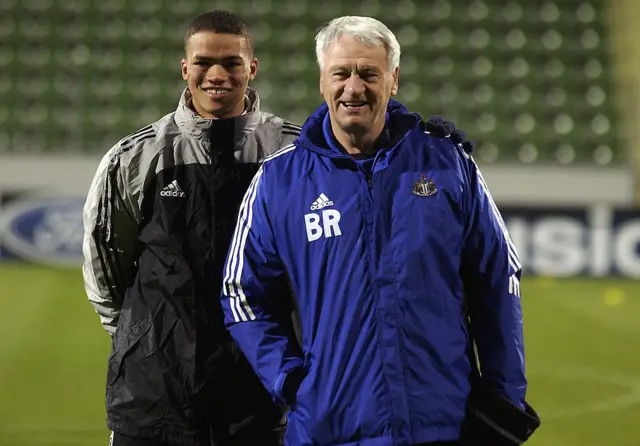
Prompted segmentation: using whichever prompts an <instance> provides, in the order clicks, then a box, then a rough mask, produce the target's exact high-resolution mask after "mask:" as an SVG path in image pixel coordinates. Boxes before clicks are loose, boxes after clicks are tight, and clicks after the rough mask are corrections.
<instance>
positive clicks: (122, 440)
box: [109, 432, 178, 446]
mask: <svg viewBox="0 0 640 446" xmlns="http://www.w3.org/2000/svg"><path fill="white" fill-rule="evenodd" d="M109 446H178V445H177V444H176V443H167V442H162V441H157V440H149V439H146V438H138V437H131V436H129V435H124V434H119V433H117V432H114V434H113V438H112V439H111V441H110V442H109Z"/></svg>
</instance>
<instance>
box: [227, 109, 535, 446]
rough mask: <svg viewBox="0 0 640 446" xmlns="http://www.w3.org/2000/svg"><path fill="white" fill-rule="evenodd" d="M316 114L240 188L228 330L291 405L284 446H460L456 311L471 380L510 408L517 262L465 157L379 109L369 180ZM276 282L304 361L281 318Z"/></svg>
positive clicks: (461, 375)
mask: <svg viewBox="0 0 640 446" xmlns="http://www.w3.org/2000/svg"><path fill="white" fill-rule="evenodd" d="M327 113H328V109H327V106H326V104H323V105H322V106H321V107H320V108H319V109H318V110H317V111H316V112H315V113H314V114H313V115H312V116H311V117H310V118H309V119H308V120H307V122H306V123H305V124H304V126H303V129H302V133H301V136H300V138H299V140H298V141H296V143H295V144H294V145H293V146H291V147H289V148H287V149H284V150H282V151H281V152H279V153H277V154H276V155H274V156H272V157H271V158H269V159H267V160H266V161H265V162H264V164H263V166H262V167H261V169H260V171H259V172H258V174H257V175H256V177H255V178H254V181H253V183H252V185H251V187H250V188H249V190H248V191H247V194H246V196H245V200H244V202H243V205H242V207H241V208H240V213H239V216H238V226H237V228H236V232H235V236H234V239H233V242H232V245H231V248H230V251H229V256H228V259H227V263H226V267H225V277H224V289H223V292H222V296H221V301H222V306H223V310H224V313H225V322H226V324H227V327H228V328H229V330H230V332H231V334H232V336H233V337H234V339H235V340H236V342H237V343H238V345H239V346H240V348H241V349H242V350H243V352H244V353H245V355H246V356H247V358H248V360H249V361H250V362H251V364H252V365H253V367H254V368H255V370H256V371H257V373H258V376H259V377H260V379H261V380H262V382H263V383H264V385H265V386H266V388H267V389H269V390H270V391H271V393H272V395H273V396H274V399H275V400H277V401H281V402H283V403H286V404H289V405H290V410H289V414H288V420H289V425H288V429H287V434H286V443H287V445H291V446H293V445H295V446H301V445H318V444H332V445H356V444H357V445H370V446H378V445H380V446H386V445H389V446H391V445H394V446H398V445H414V444H418V443H425V442H435V441H453V440H457V439H458V436H459V432H460V427H461V423H462V421H463V419H464V415H465V405H466V401H467V397H468V394H469V391H470V382H469V374H470V372H471V370H472V368H471V363H470V361H469V358H468V354H467V353H468V351H469V348H470V345H469V339H470V333H469V332H468V325H467V323H466V317H465V313H464V311H463V310H464V307H465V303H467V302H468V305H469V309H470V315H471V318H472V327H473V328H472V333H471V334H472V335H473V338H474V339H475V341H476V343H477V347H478V353H479V358H480V362H481V364H482V373H483V379H485V380H486V381H487V382H489V383H490V384H491V385H493V386H494V387H495V388H496V389H498V390H500V391H502V392H503V394H504V395H505V396H507V397H508V398H509V399H511V400H512V401H513V402H515V403H517V404H522V402H523V400H524V397H525V391H526V386H527V382H526V379H525V376H524V349H523V339H522V315H521V305H520V297H519V294H520V291H519V280H520V275H521V268H520V264H519V260H518V258H517V254H516V252H515V249H514V248H513V244H512V242H511V240H510V239H509V236H508V233H507V231H506V229H505V226H504V222H503V221H502V218H501V217H500V214H499V212H498V210H497V208H496V207H495V204H494V203H493V200H492V199H491V196H490V194H489V192H488V190H487V188H486V185H485V184H484V181H483V179H482V177H481V175H480V172H479V170H478V169H477V167H476V165H475V163H474V161H473V159H471V158H470V157H469V156H468V155H467V154H465V153H464V151H463V150H462V148H461V147H459V146H457V145H456V144H454V143H453V142H451V141H450V140H449V139H447V138H437V137H434V136H433V135H430V134H428V133H426V132H425V131H423V130H422V128H421V126H420V121H419V119H418V117H417V116H416V115H413V114H411V113H409V112H407V110H406V109H405V108H404V107H403V106H402V105H401V104H399V103H397V102H394V101H390V103H389V106H388V114H387V122H386V130H387V131H389V134H390V135H391V136H392V141H393V144H392V145H391V146H389V147H384V146H383V147H381V148H380V150H379V152H378V154H377V155H376V158H375V162H374V163H373V166H372V176H371V182H370V183H369V182H368V181H367V174H366V172H365V170H364V169H363V168H362V167H361V166H360V165H359V164H358V163H357V162H355V161H354V160H353V159H352V158H351V157H350V156H348V155H346V154H344V153H342V152H341V150H340V149H339V147H336V142H335V141H333V139H332V136H331V134H327V131H326V130H327V129H326V128H325V127H326V124H324V123H325V122H326V116H327ZM414 191H415V193H414ZM287 281H290V283H291V286H292V288H293V291H294V293H295V296H296V300H297V306H298V309H299V317H300V321H301V326H302V345H301V350H300V349H299V348H298V346H297V343H296V341H295V340H294V337H293V335H292V330H291V322H290V317H289V314H288V313H287V312H286V311H283V306H282V296H283V294H284V292H285V291H284V290H285V288H284V286H285V285H286V283H287ZM293 370H296V371H297V372H301V373H295V374H292V373H291V372H292V371H293ZM289 378H290V379H289ZM285 382H286V384H285ZM284 387H287V388H288V389H291V388H293V392H291V391H289V390H286V389H284ZM296 389H297V390H296Z"/></svg>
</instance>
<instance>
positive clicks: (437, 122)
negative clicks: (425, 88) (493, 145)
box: [423, 115, 476, 154]
mask: <svg viewBox="0 0 640 446" xmlns="http://www.w3.org/2000/svg"><path fill="white" fill-rule="evenodd" d="M423 127H424V129H425V130H426V131H427V132H429V133H431V134H432V135H434V136H437V137H438V138H446V137H449V138H450V139H451V141H453V142H454V143H455V144H460V145H461V146H462V149H463V150H464V151H465V152H466V153H468V154H471V153H472V152H473V151H474V150H475V148H476V146H475V143H474V142H473V141H467V135H466V133H465V132H464V131H462V130H458V129H457V128H456V125H455V124H454V123H453V122H451V121H447V120H445V119H444V118H443V117H441V116H437V115H435V116H431V117H430V118H429V119H428V120H427V121H426V122H425V121H423Z"/></svg>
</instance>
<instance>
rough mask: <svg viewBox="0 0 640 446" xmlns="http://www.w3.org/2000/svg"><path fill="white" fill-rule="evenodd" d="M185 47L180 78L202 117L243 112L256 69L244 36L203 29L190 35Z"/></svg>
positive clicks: (227, 115) (229, 115)
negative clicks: (250, 82) (248, 88)
mask: <svg viewBox="0 0 640 446" xmlns="http://www.w3.org/2000/svg"><path fill="white" fill-rule="evenodd" d="M185 51H186V54H185V58H184V59H182V64H181V65H182V78H183V79H184V80H186V81H187V85H188V88H189V91H190V92H191V96H192V101H193V108H194V109H195V111H196V112H197V113H198V114H199V115H200V116H202V117H203V118H216V119H224V118H230V117H234V116H239V115H240V114H242V112H243V111H244V106H245V104H244V97H245V94H246V91H247V87H248V86H249V81H250V80H252V79H253V78H255V76H256V73H257V71H258V60H257V59H255V58H254V57H252V54H251V48H250V46H249V44H248V42H247V39H246V38H245V37H243V36H239V35H234V34H220V33H216V32H212V31H202V32H199V33H196V34H194V35H192V36H191V37H190V38H189V40H188V41H187V43H186V46H185Z"/></svg>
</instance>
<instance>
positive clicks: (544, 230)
mask: <svg viewBox="0 0 640 446" xmlns="http://www.w3.org/2000/svg"><path fill="white" fill-rule="evenodd" d="M532 242H533V256H532V257H533V258H532V260H531V263H532V266H533V268H535V269H537V270H541V271H548V272H550V273H551V274H553V275H554V276H573V275H576V274H580V272H581V271H582V270H584V268H585V266H586V262H587V258H586V255H585V252H584V248H585V243H584V231H583V226H582V225H580V223H579V222H577V221H575V220H573V219H571V218H564V217H551V218H546V219H544V220H542V221H540V222H539V223H538V224H536V225H535V226H534V227H533V229H532Z"/></svg>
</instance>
